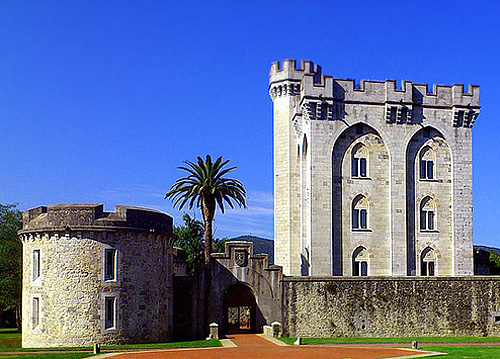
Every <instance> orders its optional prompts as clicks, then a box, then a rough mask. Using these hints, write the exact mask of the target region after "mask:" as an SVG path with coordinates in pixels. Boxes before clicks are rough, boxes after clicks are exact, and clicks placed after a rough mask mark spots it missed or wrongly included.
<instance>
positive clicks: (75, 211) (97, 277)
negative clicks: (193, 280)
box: [19, 205, 173, 347]
mask: <svg viewBox="0 0 500 359" xmlns="http://www.w3.org/2000/svg"><path fill="white" fill-rule="evenodd" d="M19 235H20V237H21V239H22V242H23V303H22V308H23V309H22V310H23V331H22V332H23V334H22V345H23V347H57V346H90V345H92V344H93V343H99V344H122V343H132V342H136V343H137V342H164V341H168V340H169V339H170V338H171V333H172V316H173V311H172V307H173V301H172V300H173V297H172V218H171V217H170V216H167V215H166V214H164V213H161V212H158V211H154V210H148V209H142V208H134V207H125V206H116V207H115V211H114V212H104V210H103V206H102V205H53V206H49V207H45V206H42V207H37V208H34V209H31V210H28V211H26V212H24V213H23V229H22V230H21V231H20V232H19Z"/></svg>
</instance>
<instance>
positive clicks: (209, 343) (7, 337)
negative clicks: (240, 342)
mask: <svg viewBox="0 0 500 359" xmlns="http://www.w3.org/2000/svg"><path fill="white" fill-rule="evenodd" d="M216 347H222V344H221V342H220V341H218V340H196V341H190V342H171V343H152V344H125V345H105V346H101V350H102V351H106V350H135V349H138V350H144V349H170V348H171V349H174V348H216ZM69 350H71V351H89V350H92V348H91V347H67V348H22V347H21V333H18V332H17V331H16V330H15V329H8V330H7V329H0V352H12V354H9V356H5V355H0V359H6V358H9V359H10V358H13V359H14V358H15V359H17V358H23V359H29V358H32V357H34V355H23V354H15V352H19V351H23V352H39V351H54V352H56V351H69ZM46 355H49V356H46ZM89 355H90V354H89V353H57V354H56V353H54V354H37V356H36V357H37V358H44V357H45V358H52V357H54V358H58V359H59V358H60V359H73V358H74V359H77V358H86V357H88V356H89Z"/></svg>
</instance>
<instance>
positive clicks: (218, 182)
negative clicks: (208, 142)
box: [165, 155, 246, 264]
mask: <svg viewBox="0 0 500 359" xmlns="http://www.w3.org/2000/svg"><path fill="white" fill-rule="evenodd" d="M184 163H185V164H186V165H187V166H186V167H183V166H181V167H179V169H181V170H184V171H186V172H188V173H189V175H188V176H187V177H182V178H179V179H178V180H177V181H175V183H174V185H173V186H172V187H171V188H170V191H168V193H167V194H166V195H165V198H168V199H171V200H172V201H173V202H174V207H177V206H178V207H179V209H182V208H183V207H184V205H185V204H188V207H189V209H193V206H194V205H196V207H198V208H201V212H202V214H203V222H204V226H205V233H204V237H205V264H210V253H211V252H212V221H213V220H214V216H215V210H216V207H217V205H218V206H219V208H220V211H221V212H222V213H224V202H226V203H227V204H228V205H229V206H230V207H231V208H234V204H233V201H234V202H235V203H236V204H237V205H238V206H240V207H244V208H246V203H245V195H246V191H245V188H243V184H242V183H241V182H240V181H238V180H235V179H231V178H225V177H224V175H226V174H228V173H229V172H231V171H233V170H234V169H235V168H236V167H226V168H225V166H226V165H227V164H228V163H229V160H226V161H223V160H222V157H219V158H218V159H217V160H216V161H215V162H212V158H211V157H210V155H207V158H206V160H205V162H204V161H203V159H202V158H201V157H198V163H193V162H191V161H184Z"/></svg>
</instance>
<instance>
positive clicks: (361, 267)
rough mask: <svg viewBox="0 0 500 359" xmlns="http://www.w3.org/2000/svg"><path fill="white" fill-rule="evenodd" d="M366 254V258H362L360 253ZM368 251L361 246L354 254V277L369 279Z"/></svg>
mask: <svg viewBox="0 0 500 359" xmlns="http://www.w3.org/2000/svg"><path fill="white" fill-rule="evenodd" d="M362 252H366V258H365V257H363V258H361V257H360V253H362ZM368 257H369V255H368V250H367V249H366V248H365V247H363V246H359V247H358V248H356V249H355V250H354V251H353V253H352V276H353V277H367V276H368Z"/></svg>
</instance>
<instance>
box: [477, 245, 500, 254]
mask: <svg viewBox="0 0 500 359" xmlns="http://www.w3.org/2000/svg"><path fill="white" fill-rule="evenodd" d="M480 249H482V250H484V251H488V252H496V253H498V254H500V248H496V247H488V246H478V245H475V246H474V250H475V251H477V250H480Z"/></svg>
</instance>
